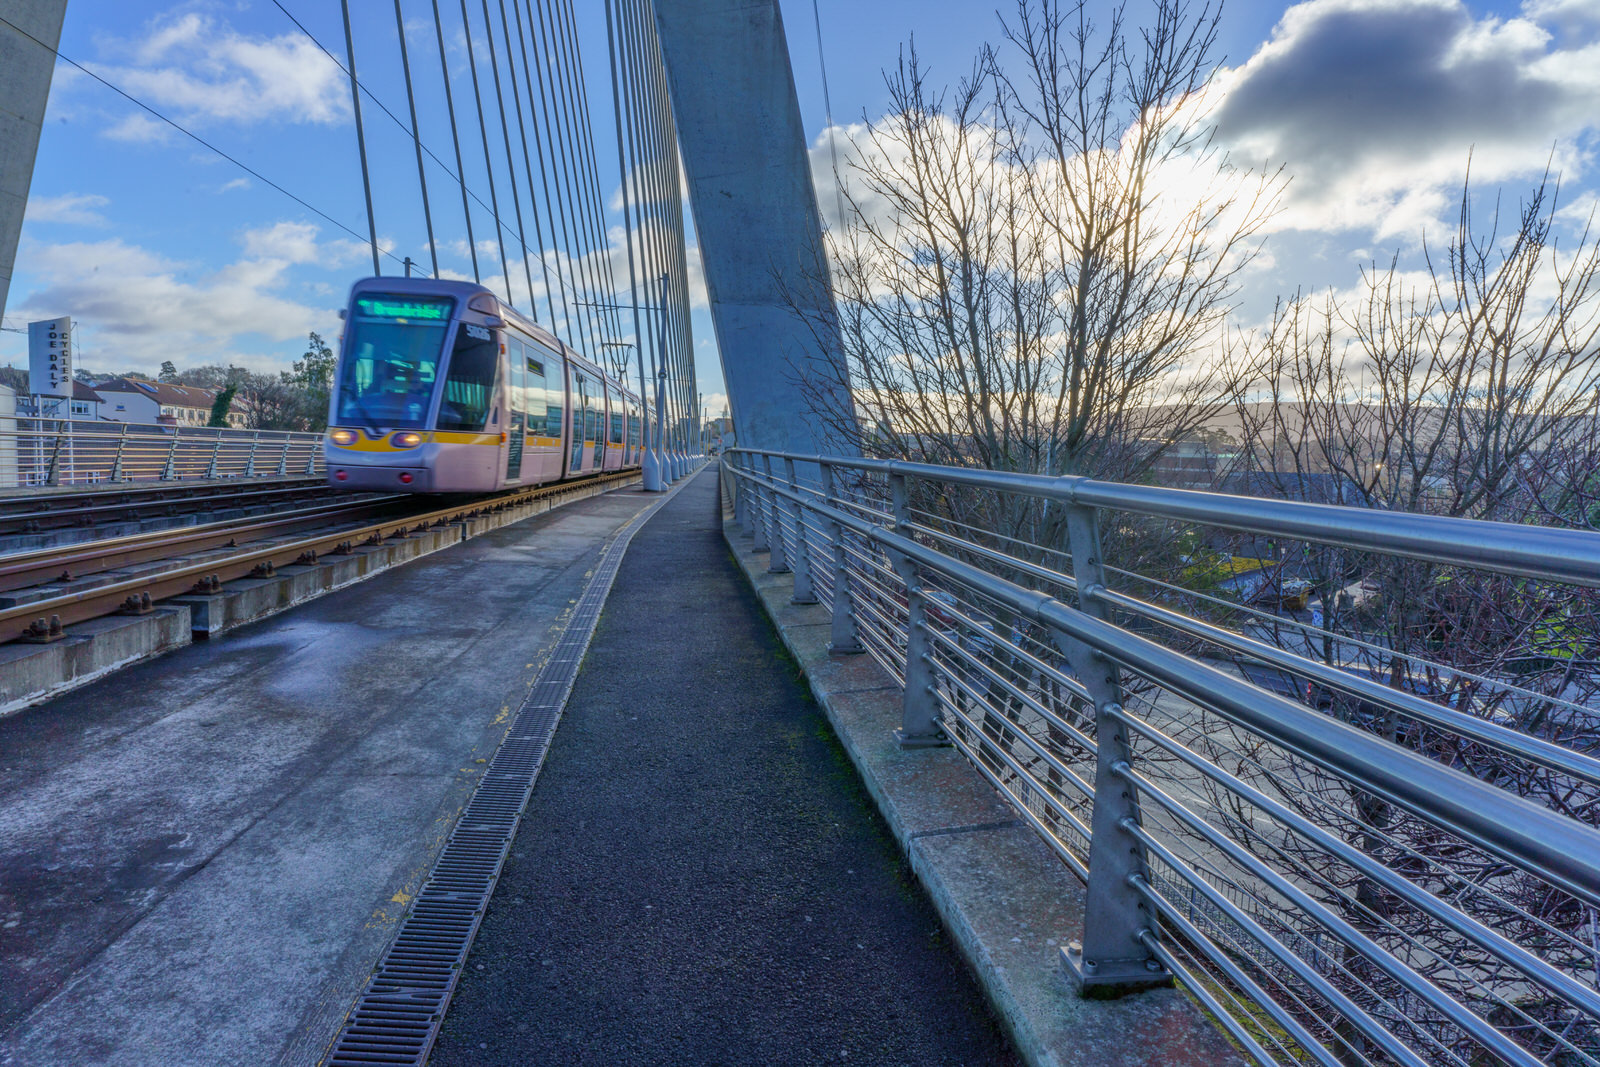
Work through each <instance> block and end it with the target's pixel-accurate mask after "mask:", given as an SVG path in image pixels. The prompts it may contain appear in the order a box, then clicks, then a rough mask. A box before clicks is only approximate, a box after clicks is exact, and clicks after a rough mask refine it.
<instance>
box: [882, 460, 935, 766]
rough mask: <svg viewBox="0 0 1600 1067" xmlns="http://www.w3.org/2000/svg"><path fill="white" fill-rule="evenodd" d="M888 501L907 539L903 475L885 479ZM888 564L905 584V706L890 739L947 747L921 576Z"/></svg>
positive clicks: (894, 559)
mask: <svg viewBox="0 0 1600 1067" xmlns="http://www.w3.org/2000/svg"><path fill="white" fill-rule="evenodd" d="M889 498H890V502H891V504H892V506H893V508H894V524H895V527H896V532H897V533H900V534H901V535H903V536H907V537H909V536H910V534H909V532H908V531H907V530H906V529H905V527H906V525H907V524H908V523H909V522H910V521H911V519H910V516H911V507H910V494H909V492H908V490H907V487H906V477H905V475H903V474H891V475H889ZM889 560H890V562H891V563H893V564H894V569H895V571H896V572H897V573H898V574H899V575H900V577H901V579H902V580H903V581H904V582H905V583H906V671H905V702H904V704H903V705H902V707H901V711H900V728H899V729H898V730H896V731H895V732H894V739H895V741H897V742H898V743H899V745H900V747H901V748H933V747H935V746H939V745H948V744H949V743H950V741H949V739H947V738H946V737H945V736H944V731H943V730H942V729H941V728H940V726H939V701H938V698H937V697H936V696H935V695H934V689H935V682H934V674H933V642H931V641H929V640H928V596H927V593H926V592H925V591H924V590H923V588H922V574H921V572H920V571H918V570H917V565H916V564H915V563H913V562H912V561H911V560H909V559H907V558H906V557H905V556H902V555H901V554H900V553H898V552H895V551H893V550H891V551H890V552H889Z"/></svg>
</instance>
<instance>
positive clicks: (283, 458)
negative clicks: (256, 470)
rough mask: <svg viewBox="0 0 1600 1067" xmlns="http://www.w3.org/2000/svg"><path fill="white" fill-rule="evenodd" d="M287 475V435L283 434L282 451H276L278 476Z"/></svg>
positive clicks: (285, 476) (283, 476)
mask: <svg viewBox="0 0 1600 1067" xmlns="http://www.w3.org/2000/svg"><path fill="white" fill-rule="evenodd" d="M288 476H289V435H288V434H284V435H283V451H282V452H279V453H278V477H280V478H287V477H288Z"/></svg>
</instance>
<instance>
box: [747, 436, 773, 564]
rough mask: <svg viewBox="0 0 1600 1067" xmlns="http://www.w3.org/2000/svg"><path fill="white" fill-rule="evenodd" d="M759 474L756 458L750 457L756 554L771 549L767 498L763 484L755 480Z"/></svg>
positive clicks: (753, 534) (752, 523)
mask: <svg viewBox="0 0 1600 1067" xmlns="http://www.w3.org/2000/svg"><path fill="white" fill-rule="evenodd" d="M756 473H757V467H756V457H755V456H751V457H750V474H751V481H750V488H751V490H752V492H753V497H752V499H751V501H750V505H751V516H750V535H751V537H753V538H754V543H753V544H752V545H751V548H752V549H753V550H754V551H756V552H765V551H767V550H768V548H769V547H770V546H769V545H768V543H767V498H766V495H765V494H764V493H762V491H761V484H760V483H759V482H757V481H756V480H755V477H754V476H755V474H756Z"/></svg>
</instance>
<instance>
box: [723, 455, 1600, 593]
mask: <svg viewBox="0 0 1600 1067" xmlns="http://www.w3.org/2000/svg"><path fill="white" fill-rule="evenodd" d="M729 454H730V455H735V454H740V455H757V454H760V455H770V456H771V457H772V458H774V459H784V460H790V461H792V462H795V463H814V464H816V463H828V464H830V465H832V466H834V467H837V468H844V469H851V470H859V471H867V472H871V473H874V474H882V475H890V476H900V477H907V478H921V479H925V480H929V481H938V482H948V483H951V484H954V485H965V486H970V487H972V488H975V489H991V490H995V491H998V492H1005V493H1022V494H1025V495H1028V496H1036V497H1046V498H1049V499H1052V500H1060V501H1062V502H1063V503H1067V504H1083V505H1088V506H1090V507H1097V508H1108V509H1111V510H1113V511H1127V512H1133V513H1135V514H1140V515H1151V516H1156V517H1159V518H1165V519H1173V520H1177V521H1181V522H1193V523H1200V524H1202V525H1206V526H1218V527H1224V528H1227V529H1231V530H1240V531H1243V532H1246V533H1258V534H1265V535H1267V536H1272V537H1281V538H1287V539H1291V540H1302V541H1315V542H1317V543H1319V544H1324V545H1333V546H1336V547H1340V548H1352V549H1357V550H1361V551H1368V552H1379V553H1382V554H1384V555H1391V556H1406V557H1409V558H1411V559H1423V560H1431V561H1434V562H1438V563H1451V564H1456V565H1458V566H1462V567H1472V568H1475V569H1478V570H1489V571H1496V572H1498V573H1501V574H1517V575H1524V576H1527V577H1532V578H1549V579H1552V580H1555V581H1559V582H1570V583H1572V584H1574V585H1583V586H1589V587H1591V588H1600V537H1597V536H1596V535H1594V534H1591V533H1586V532H1583V531H1579V530H1554V529H1549V528H1547V527H1542V526H1523V525H1519V524H1517V523H1509V522H1489V521H1485V520H1481V519H1457V518H1451V517H1449V516H1444V515H1414V514H1410V513H1408V512H1397V511H1375V510H1371V509H1368V508H1351V507H1344V506H1341V505H1338V504H1314V503H1311V502H1309V501H1302V500H1266V499H1262V498H1260V497H1253V496H1236V495H1232V494H1228V493H1206V492H1200V491H1198V490H1193V489H1166V488H1160V487H1156V486H1144V485H1122V484H1118V483H1115V482H1102V481H1096V480H1094V479H1092V478H1086V477H1083V476H1081V475H1074V474H1064V475H1056V476H1048V475H1042V474H1020V473H1015V472H1012V471H989V470H979V469H977V468H972V467H939V466H934V465H933V464H928V463H907V462H905V461H903V460H883V459H857V458H842V457H825V456H816V455H801V454H797V453H790V452H771V453H755V452H752V451H750V450H749V449H742V448H740V449H730V450H729Z"/></svg>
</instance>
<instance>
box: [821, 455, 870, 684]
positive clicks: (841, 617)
mask: <svg viewBox="0 0 1600 1067" xmlns="http://www.w3.org/2000/svg"><path fill="white" fill-rule="evenodd" d="M834 489H835V485H834V480H833V464H831V463H824V464H822V502H823V503H824V504H829V505H831V504H832V501H833V494H834ZM824 522H826V524H827V530H828V549H829V551H830V552H831V553H832V554H833V627H832V629H831V631H830V632H829V635H828V636H829V637H830V638H831V640H830V641H829V642H828V652H829V653H830V654H831V655H835V656H858V655H860V654H861V653H863V652H865V651H866V649H865V648H864V647H863V646H862V644H861V635H860V634H859V633H857V632H856V617H855V612H854V611H853V610H852V609H851V606H850V571H849V566H848V564H847V563H846V561H845V555H844V527H842V526H840V525H839V524H838V523H837V522H835V521H834V520H833V519H831V518H830V519H824Z"/></svg>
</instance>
